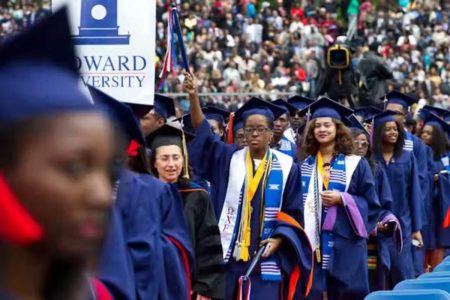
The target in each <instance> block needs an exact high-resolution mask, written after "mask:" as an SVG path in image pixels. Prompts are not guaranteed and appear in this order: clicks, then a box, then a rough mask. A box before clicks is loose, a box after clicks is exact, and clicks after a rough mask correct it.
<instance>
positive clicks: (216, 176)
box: [189, 120, 312, 299]
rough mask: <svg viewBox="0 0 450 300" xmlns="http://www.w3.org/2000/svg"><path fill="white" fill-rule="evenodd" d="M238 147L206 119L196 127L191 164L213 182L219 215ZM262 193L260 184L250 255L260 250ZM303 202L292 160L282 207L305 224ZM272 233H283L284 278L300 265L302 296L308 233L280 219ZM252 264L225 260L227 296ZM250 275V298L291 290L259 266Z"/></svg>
mask: <svg viewBox="0 0 450 300" xmlns="http://www.w3.org/2000/svg"><path fill="white" fill-rule="evenodd" d="M237 150H239V149H238V148H237V146H236V145H227V144H225V143H223V142H222V141H220V139H219V138H218V137H217V136H215V135H214V134H212V133H211V130H210V128H209V124H208V122H207V121H206V120H203V122H202V123H201V125H200V127H199V128H198V129H197V132H196V137H195V138H194V139H193V140H192V141H191V142H190V145H189V157H190V158H191V164H192V166H193V167H194V171H195V173H196V174H197V175H199V176H200V177H202V178H205V179H206V180H208V181H209V182H211V185H212V186H213V187H214V188H213V189H212V190H211V192H212V195H211V200H212V201H213V206H214V211H215V213H216V216H218V217H219V216H220V215H221V212H222V208H223V206H224V201H225V196H226V191H227V185H228V179H229V174H230V162H231V158H232V156H233V154H234V152H236V151H237ZM277 155H283V154H277ZM261 193H262V189H261V184H260V186H259V187H258V189H257V192H256V194H255V196H254V198H253V200H252V207H253V212H252V217H251V228H252V235H251V245H250V249H249V250H250V251H249V252H250V254H251V256H252V255H253V254H254V253H255V252H256V251H257V249H258V247H259V242H260V241H259V235H258V234H255V233H257V232H259V230H260V228H261V227H260V226H261V224H260V223H261V222H260V219H259V217H260V213H261V210H260V209H261V205H262V204H263V203H261V200H262V198H261V196H262V195H261ZM301 203H302V193H301V181H300V169H299V167H298V165H296V164H293V165H292V167H291V170H290V173H289V176H288V178H287V183H286V187H285V190H284V194H283V199H282V208H281V211H282V212H284V213H286V214H287V215H289V216H290V217H291V218H292V219H294V220H295V221H296V222H298V223H300V224H303V218H302V212H301V208H302V205H301ZM272 236H273V237H275V236H281V237H283V238H284V240H283V243H284V244H282V246H281V247H280V249H279V250H278V251H277V253H276V254H275V255H276V258H277V260H278V262H279V264H280V266H281V269H282V273H283V279H286V280H288V277H289V276H290V275H292V274H293V273H294V270H295V269H296V266H297V267H298V266H301V271H300V277H301V278H300V281H299V286H300V288H299V290H300V291H297V293H296V294H295V295H296V297H301V294H302V293H304V292H305V291H306V289H307V285H308V283H310V281H309V270H310V269H311V257H312V256H311V249H310V246H309V241H308V239H307V237H306V234H304V233H303V232H300V231H299V230H298V228H296V227H295V226H291V225H290V224H287V223H285V222H281V221H280V222H278V223H277V226H276V228H275V231H274V233H273V234H272ZM288 245H289V246H290V247H289V246H288ZM249 264H250V261H249V262H237V261H235V259H234V258H233V257H231V258H230V261H229V262H228V263H227V264H226V266H225V269H226V281H227V289H226V292H227V294H226V299H235V298H236V293H237V286H238V279H239V277H240V276H242V275H244V274H245V272H246V270H247V268H248V267H249ZM250 278H251V280H252V284H251V285H252V288H251V299H277V298H279V297H280V293H286V292H287V290H288V288H285V289H284V290H282V289H281V284H280V282H278V281H263V280H262V279H261V276H260V270H259V269H258V268H257V270H255V271H254V272H253V274H252V275H251V276H250ZM287 282H289V281H287ZM287 286H289V284H286V285H285V287H287ZM289 288H291V287H289ZM296 299H297V298H296Z"/></svg>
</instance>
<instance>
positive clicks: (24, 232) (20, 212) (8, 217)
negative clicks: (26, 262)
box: [0, 173, 44, 246]
mask: <svg viewBox="0 0 450 300" xmlns="http://www.w3.org/2000/svg"><path fill="white" fill-rule="evenodd" d="M43 235H44V232H43V229H42V227H41V225H39V224H38V223H37V222H36V221H35V220H34V219H33V217H32V216H31V215H30V214H29V213H28V212H27V211H26V209H25V208H24V207H23V206H22V205H21V204H20V202H19V200H18V199H17V197H16V196H15V195H14V193H13V191H12V190H11V188H10V187H9V185H8V183H7V182H6V180H5V178H4V177H3V174H1V173H0V239H1V240H5V241H7V242H10V243H13V244H17V245H20V246H26V245H29V244H32V243H35V242H38V241H40V240H42V238H43Z"/></svg>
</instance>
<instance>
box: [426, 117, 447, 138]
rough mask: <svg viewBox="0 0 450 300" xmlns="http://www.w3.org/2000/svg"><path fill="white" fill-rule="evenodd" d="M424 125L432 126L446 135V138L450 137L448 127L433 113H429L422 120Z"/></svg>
mask: <svg viewBox="0 0 450 300" xmlns="http://www.w3.org/2000/svg"><path fill="white" fill-rule="evenodd" d="M424 123H425V125H432V126H435V127H437V128H439V129H441V130H442V131H444V133H446V134H447V137H450V125H449V124H447V122H445V121H444V120H442V119H441V118H440V117H439V116H437V115H435V114H434V113H432V112H429V113H428V114H427V116H426V117H425V119H424Z"/></svg>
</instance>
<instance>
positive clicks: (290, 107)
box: [272, 99, 298, 115]
mask: <svg viewBox="0 0 450 300" xmlns="http://www.w3.org/2000/svg"><path fill="white" fill-rule="evenodd" d="M272 103H273V104H275V105H278V106H280V107H283V108H284V109H285V110H286V112H288V113H289V115H293V114H295V113H296V112H297V111H298V108H297V107H295V106H294V105H292V104H290V103H289V102H287V101H284V100H283V99H278V100H275V101H272Z"/></svg>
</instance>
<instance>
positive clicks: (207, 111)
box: [202, 105, 230, 124]
mask: <svg viewBox="0 0 450 300" xmlns="http://www.w3.org/2000/svg"><path fill="white" fill-rule="evenodd" d="M202 111H203V114H204V115H205V118H206V119H207V120H215V121H217V122H219V123H220V124H223V123H225V122H227V119H228V117H229V116H230V112H229V111H228V110H225V109H221V108H218V107H215V106H212V105H208V106H206V107H204V108H202Z"/></svg>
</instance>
